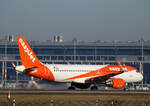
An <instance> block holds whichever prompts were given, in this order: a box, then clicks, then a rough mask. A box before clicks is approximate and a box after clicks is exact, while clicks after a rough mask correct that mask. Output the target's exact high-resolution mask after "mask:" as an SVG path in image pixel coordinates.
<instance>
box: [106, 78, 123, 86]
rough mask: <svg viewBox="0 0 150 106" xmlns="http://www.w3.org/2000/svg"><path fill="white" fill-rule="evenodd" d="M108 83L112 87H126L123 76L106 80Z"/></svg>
mask: <svg viewBox="0 0 150 106" xmlns="http://www.w3.org/2000/svg"><path fill="white" fill-rule="evenodd" d="M106 85H107V86H110V87H112V88H124V86H125V81H124V80H123V79H121V78H114V79H109V80H107V81H106Z"/></svg>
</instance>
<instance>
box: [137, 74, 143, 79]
mask: <svg viewBox="0 0 150 106" xmlns="http://www.w3.org/2000/svg"><path fill="white" fill-rule="evenodd" d="M142 80H143V75H142V74H141V73H138V81H142Z"/></svg>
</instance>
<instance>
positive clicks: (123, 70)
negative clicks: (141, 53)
mask: <svg viewBox="0 0 150 106" xmlns="http://www.w3.org/2000/svg"><path fill="white" fill-rule="evenodd" d="M117 63H118V65H119V67H120V69H121V70H120V72H124V70H123V67H122V65H121V63H120V61H119V60H117Z"/></svg>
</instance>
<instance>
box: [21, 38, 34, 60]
mask: <svg viewBox="0 0 150 106" xmlns="http://www.w3.org/2000/svg"><path fill="white" fill-rule="evenodd" d="M19 42H20V44H21V46H22V47H23V49H24V52H25V53H26V54H27V55H28V56H29V57H30V59H31V60H32V62H33V63H34V62H35V57H34V56H33V54H32V51H30V50H29V49H28V47H27V45H26V44H25V42H24V41H23V40H22V39H21V38H20V39H19Z"/></svg>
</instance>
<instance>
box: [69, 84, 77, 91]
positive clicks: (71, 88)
mask: <svg viewBox="0 0 150 106" xmlns="http://www.w3.org/2000/svg"><path fill="white" fill-rule="evenodd" d="M68 90H76V88H75V87H74V85H73V83H71V86H69V87H68Z"/></svg>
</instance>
